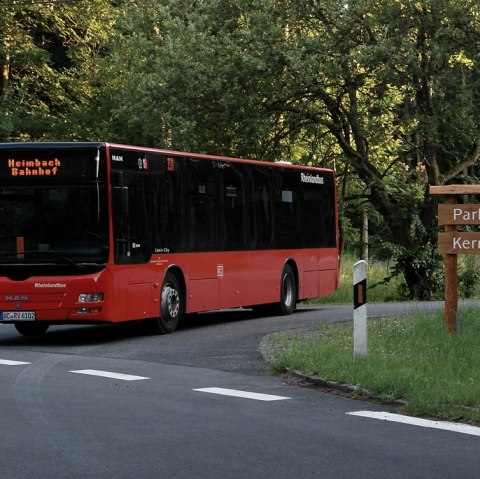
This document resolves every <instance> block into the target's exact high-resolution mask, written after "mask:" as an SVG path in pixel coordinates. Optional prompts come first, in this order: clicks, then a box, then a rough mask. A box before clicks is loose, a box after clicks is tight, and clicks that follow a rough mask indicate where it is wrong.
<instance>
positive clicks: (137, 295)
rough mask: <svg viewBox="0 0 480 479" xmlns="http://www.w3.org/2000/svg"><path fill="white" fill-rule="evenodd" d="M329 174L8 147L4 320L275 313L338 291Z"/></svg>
mask: <svg viewBox="0 0 480 479" xmlns="http://www.w3.org/2000/svg"><path fill="white" fill-rule="evenodd" d="M336 204H337V203H336V194H335V178H334V173H333V171H332V170H328V169H321V168H310V167H299V166H294V165H291V164H286V163H268V162H261V161H253V160H242V159H236V158H224V157H217V156H207V155H200V154H192V153H182V152H175V151H168V150H158V149H152V148H141V147H133V146H125V145H118V144H110V143H104V142H98V143H93V142H89V143H77V142H68V143H2V144H0V224H1V231H0V322H2V323H13V324H14V325H15V327H16V328H17V330H18V331H19V332H20V333H21V334H24V335H37V334H43V333H44V332H45V331H46V330H47V328H48V327H49V326H50V325H54V324H72V323H73V324H77V323H102V322H103V323H115V322H121V321H134V320H148V321H149V323H150V324H151V326H152V328H153V330H154V331H155V332H158V333H170V332H173V331H174V330H175V329H176V328H177V326H178V325H179V324H180V323H181V322H182V320H183V318H184V317H185V316H186V315H187V314H189V313H197V312H201V311H210V310H218V309H224V308H238V307H250V308H259V309H260V308H265V309H266V308H267V307H268V308H270V309H271V310H272V311H274V312H275V313H277V314H290V313H291V312H292V311H293V310H294V308H295V306H296V303H297V302H299V301H302V300H305V299H307V298H312V297H318V296H324V295H327V294H329V293H331V292H332V291H334V290H335V288H336V287H337V285H338V280H339V254H338V228H337V208H336Z"/></svg>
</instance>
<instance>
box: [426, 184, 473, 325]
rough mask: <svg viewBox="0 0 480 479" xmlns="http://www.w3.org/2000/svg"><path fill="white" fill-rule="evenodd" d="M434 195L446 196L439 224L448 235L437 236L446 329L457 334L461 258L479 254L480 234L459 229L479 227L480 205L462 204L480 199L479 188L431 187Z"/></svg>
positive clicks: (431, 192) (440, 208) (468, 186)
mask: <svg viewBox="0 0 480 479" xmlns="http://www.w3.org/2000/svg"><path fill="white" fill-rule="evenodd" d="M430 194H431V195H444V196H445V204H441V205H439V207H438V224H439V225H440V226H444V227H445V231H444V232H442V233H439V234H438V250H439V251H440V253H443V254H444V255H445V326H446V328H447V331H448V332H449V333H453V332H455V331H456V330H457V310H458V266H457V255H458V254H480V232H463V231H459V230H458V225H480V204H460V198H459V197H461V196H464V195H477V196H478V195H480V185H448V186H430Z"/></svg>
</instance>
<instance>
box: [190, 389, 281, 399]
mask: <svg viewBox="0 0 480 479" xmlns="http://www.w3.org/2000/svg"><path fill="white" fill-rule="evenodd" d="M194 391H199V392H202V393H210V394H220V395H222V396H233V397H239V398H244V399H255V400H257V401H283V400H285V399H291V398H289V397H285V396H273V395H271V394H260V393H252V392H248V391H237V390H236V389H224V388H202V389H194Z"/></svg>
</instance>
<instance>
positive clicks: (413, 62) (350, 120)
mask: <svg viewBox="0 0 480 479" xmlns="http://www.w3.org/2000/svg"><path fill="white" fill-rule="evenodd" d="M478 18H479V7H478V6H477V5H476V3H475V2H473V1H471V0H470V1H467V2H462V3H461V4H460V3H459V2H456V1H454V0H421V1H413V0H407V1H402V2H399V1H397V0H387V1H380V0H359V1H357V2H354V3H352V4H347V3H345V2H342V1H333V2H328V4H323V2H322V3H321V2H319V1H316V0H301V1H295V2H292V1H290V0H263V1H261V2H259V1H256V0H242V1H238V2H234V3H233V2H219V1H213V2H209V4H208V6H206V5H205V4H204V3H203V2H198V3H195V2H193V3H191V2H188V3H185V2H182V1H180V0H177V1H173V0H172V1H170V2H169V3H168V8H167V7H166V8H165V9H164V10H162V15H161V25H157V26H155V25H154V24H153V23H150V24H149V26H148V29H153V30H155V28H158V31H159V32H160V33H159V35H158V37H157V39H156V41H154V40H152V37H148V39H147V38H145V39H144V41H147V40H148V41H147V43H149V49H148V51H149V53H148V55H147V57H146V58H148V68H147V71H146V74H145V75H143V76H142V78H140V79H137V78H135V83H133V82H132V83H130V88H129V89H128V88H127V89H128V91H129V92H130V93H132V96H131V97H130V99H129V100H128V101H127V104H130V105H132V104H134V105H137V106H138V105H141V108H142V110H143V112H144V114H145V117H144V118H145V129H144V130H143V134H145V131H146V130H148V132H149V134H151V135H152V136H150V137H148V140H149V142H150V143H155V141H156V139H158V140H159V141H167V142H169V144H170V145H173V146H175V147H179V148H186V149H189V148H192V149H198V150H203V151H209V152H215V151H218V150H221V151H222V152H223V153H225V152H227V151H229V152H230V153H233V154H239V155H253V156H261V157H263V158H285V157H289V158H292V157H293V158H294V159H296V160H297V161H298V160H300V161H309V162H310V163H315V164H326V163H331V162H333V161H335V162H336V164H337V169H338V166H340V171H342V170H343V169H344V167H343V166H341V165H342V164H344V165H345V168H348V169H349V170H350V171H352V172H354V173H355V175H356V177H357V178H358V179H359V180H360V182H361V183H360V186H358V185H357V186H356V191H355V193H357V194H361V195H363V196H364V197H365V198H367V199H368V201H369V202H370V204H371V205H372V208H374V209H375V210H376V211H377V212H378V213H379V215H380V217H381V218H382V220H383V231H382V236H383V241H385V242H386V243H388V245H389V246H390V248H391V250H392V254H394V255H395V258H396V260H397V262H398V266H399V268H400V270H401V272H402V273H403V275H404V278H405V281H406V285H407V288H408V293H409V295H410V296H411V297H416V298H420V299H427V298H429V297H431V295H432V293H433V291H434V289H435V288H436V283H435V281H432V276H433V275H434V273H435V271H436V269H437V267H438V255H437V254H436V253H435V249H436V237H435V236H436V235H435V233H436V225H435V221H434V218H435V210H436V205H435V203H434V201H433V200H432V199H431V198H430V197H429V196H428V194H427V186H428V185H429V184H442V183H445V182H447V181H451V180H452V179H454V178H456V177H457V176H458V175H459V173H460V172H462V171H463V169H464V168H465V167H467V166H469V165H474V164H475V162H476V161H477V160H478V158H479V156H480V139H479V138H478V136H477V131H478V126H479V125H478V119H477V118H478V115H476V112H475V107H476V105H478V91H479V89H478V86H479V83H478V80H479V77H478V40H479V27H478ZM146 37H147V36H146ZM135 41H138V38H137V37H135ZM144 51H145V50H144ZM137 80H138V81H137ZM134 84H135V86H136V88H137V89H138V92H139V93H140V95H136V94H135V91H134V88H132V86H133V85H134ZM132 111H135V109H133V110H132ZM136 118H138V116H136ZM155 124H156V125H162V128H161V130H162V131H161V133H160V132H159V130H158V128H157V129H155ZM137 126H138V125H137ZM141 131H142V130H141ZM155 131H156V132H157V133H160V134H157V133H152V132H155ZM141 134H142V133H141ZM127 135H128V134H127ZM308 150H311V153H310V154H308V155H305V152H306V151H308ZM357 183H358V182H357Z"/></svg>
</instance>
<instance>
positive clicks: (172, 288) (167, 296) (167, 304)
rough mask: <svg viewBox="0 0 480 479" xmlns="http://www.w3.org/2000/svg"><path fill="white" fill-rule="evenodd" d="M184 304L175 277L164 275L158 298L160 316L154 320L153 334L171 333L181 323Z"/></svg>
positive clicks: (168, 274) (169, 274) (170, 274)
mask: <svg viewBox="0 0 480 479" xmlns="http://www.w3.org/2000/svg"><path fill="white" fill-rule="evenodd" d="M184 309H185V303H184V299H183V292H182V289H181V288H180V283H179V282H178V279H177V277H176V276H175V275H174V274H172V273H167V274H166V275H165V280H164V281H163V285H162V292H161V298H160V316H159V317H158V318H155V320H154V326H155V328H154V329H155V332H157V333H159V334H169V333H173V332H174V331H175V330H176V329H177V327H178V326H180V324H181V323H182V319H183V313H184Z"/></svg>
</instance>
